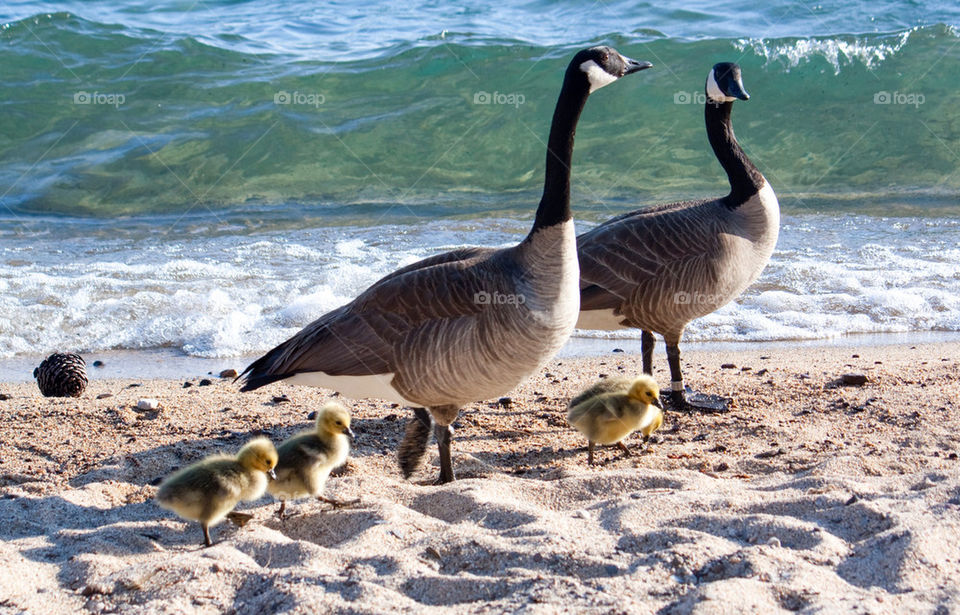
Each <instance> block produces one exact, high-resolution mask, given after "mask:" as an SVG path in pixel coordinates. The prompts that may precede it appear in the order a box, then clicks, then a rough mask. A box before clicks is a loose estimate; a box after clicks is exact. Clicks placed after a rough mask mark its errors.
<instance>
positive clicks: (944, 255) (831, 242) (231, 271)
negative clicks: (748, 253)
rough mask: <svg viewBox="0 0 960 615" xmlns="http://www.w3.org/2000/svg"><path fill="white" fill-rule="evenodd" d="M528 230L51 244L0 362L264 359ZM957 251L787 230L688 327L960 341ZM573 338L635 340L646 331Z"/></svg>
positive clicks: (12, 319) (839, 231) (887, 231)
mask: <svg viewBox="0 0 960 615" xmlns="http://www.w3.org/2000/svg"><path fill="white" fill-rule="evenodd" d="M491 229H492V230H491ZM525 230H526V224H525V223H523V222H520V221H512V220H511V221H505V222H504V221H496V222H486V221H479V220H473V221H444V222H435V223H432V224H428V225H425V226H423V227H386V226H385V227H379V228H373V229H371V228H359V227H341V228H321V229H312V230H304V231H298V232H295V233H271V234H258V235H253V236H244V235H236V236H224V235H220V236H203V235H202V234H200V235H195V236H192V237H190V238H189V239H180V240H178V241H177V242H173V243H170V244H159V243H158V244H154V245H150V246H149V247H148V248H144V247H143V246H142V244H141V243H138V242H129V241H119V240H118V241H115V242H106V245H105V244H104V242H103V241H102V240H95V239H84V238H79V237H74V238H72V239H70V240H65V239H64V238H63V237H59V236H56V235H54V236H51V237H48V238H42V237H40V236H39V235H38V236H35V237H32V238H29V239H23V240H22V241H20V242H19V243H18V242H17V241H5V243H4V245H3V246H2V247H0V357H11V356H13V355H24V354H39V353H44V352H50V351H53V350H56V349H69V350H79V351H86V352H89V351H104V350H109V349H149V348H173V349H179V350H182V351H183V352H185V353H188V354H190V355H194V356H199V357H227V356H238V355H243V354H251V353H256V352H262V351H264V350H267V349H269V348H270V347H271V346H273V345H274V344H277V343H279V342H281V341H283V340H284V339H286V338H287V337H288V336H290V335H292V334H294V333H296V332H297V331H298V330H299V329H300V328H302V327H303V326H305V325H307V324H308V323H309V322H311V321H312V320H314V319H315V318H317V317H319V316H321V315H322V314H324V313H326V312H327V311H329V310H332V309H334V308H336V307H338V306H340V305H343V304H344V303H347V302H348V301H350V300H351V299H352V298H353V297H355V296H356V295H357V294H359V293H360V292H362V291H363V290H364V289H365V288H366V287H367V286H369V285H370V284H372V283H373V282H375V281H376V280H377V279H379V278H380V277H381V276H383V275H385V274H387V273H389V272H390V271H393V270H394V269H396V268H397V267H400V266H403V265H406V264H409V263H411V262H414V261H415V260H418V259H420V258H423V257H425V256H428V255H430V254H435V253H438V252H442V251H444V250H448V249H451V248H454V247H457V246H460V245H478V244H479V245H504V244H508V243H511V242H513V241H516V240H518V239H519V238H520V237H522V235H523V233H524V232H525ZM957 245H960V224H958V222H957V221H955V220H941V219H929V220H924V219H910V220H907V219H899V220H896V219H880V218H871V217H866V216H836V217H829V216H803V217H789V216H788V217H785V218H784V223H783V228H782V231H781V235H780V243H779V245H778V247H777V250H776V252H775V253H774V256H773V259H772V260H771V262H770V264H769V265H768V266H767V268H766V270H765V271H764V272H763V274H762V276H761V277H760V279H759V280H758V281H757V282H756V283H755V284H754V285H753V286H752V287H751V288H749V289H748V290H747V291H746V292H745V293H744V294H743V295H742V296H741V297H739V298H738V299H737V300H735V301H734V302H732V303H730V304H728V305H727V306H724V307H723V308H721V309H720V310H718V311H716V312H715V313H713V314H710V315H708V316H706V317H704V318H701V319H699V320H697V321H694V322H693V323H691V325H690V326H689V327H688V330H687V334H686V336H685V339H688V340H691V341H693V340H699V341H749V340H755V341H769V340H784V339H794V340H803V339H828V338H835V337H838V336H843V335H847V334H851V333H878V332H902V331H960V264H958V263H960V248H957V247H956V246H957ZM58 250H59V252H58ZM577 335H579V336H583V337H609V338H637V337H639V331H634V330H626V331H619V332H614V333H608V332H592V331H581V332H578V333H577Z"/></svg>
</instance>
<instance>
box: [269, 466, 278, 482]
mask: <svg viewBox="0 0 960 615" xmlns="http://www.w3.org/2000/svg"><path fill="white" fill-rule="evenodd" d="M267 476H269V477H270V479H271V480H277V473H276V472H274V471H273V468H270V469H269V470H267Z"/></svg>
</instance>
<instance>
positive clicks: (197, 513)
mask: <svg viewBox="0 0 960 615" xmlns="http://www.w3.org/2000/svg"><path fill="white" fill-rule="evenodd" d="M276 465H277V451H276V449H275V448H273V444H272V443H271V442H270V440H268V439H266V438H263V437H259V438H254V439H253V440H250V441H249V442H247V443H246V444H245V445H244V446H243V448H241V449H240V451H239V452H238V453H237V454H236V455H235V456H230V455H212V456H210V457H207V458H206V459H204V460H202V461H198V462H197V463H194V464H192V465H189V466H187V467H186V468H183V469H181V470H179V471H177V472H175V473H174V474H172V475H171V476H169V477H168V478H167V479H166V480H164V481H163V483H161V484H160V488H159V490H157V495H156V500H157V504H159V505H160V506H161V507H163V508H166V509H168V510H172V511H173V512H175V513H177V514H178V515H180V516H181V517H183V518H184V519H189V520H191V521H199V522H200V527H202V528H203V544H204V545H205V546H207V547H209V546H210V545H211V544H213V543H212V542H211V541H210V527H211V526H213V525H216V524H218V523H220V521H222V520H223V518H224V517H226V516H227V514H228V513H229V512H230V511H232V510H233V507H234V506H236V505H237V503H239V502H240V501H241V500H244V501H249V500H256V499H257V498H259V497H260V496H261V495H263V492H264V490H265V489H266V488H267V474H269V475H270V477H271V478H273V477H275V475H274V473H273V468H274V466H276Z"/></svg>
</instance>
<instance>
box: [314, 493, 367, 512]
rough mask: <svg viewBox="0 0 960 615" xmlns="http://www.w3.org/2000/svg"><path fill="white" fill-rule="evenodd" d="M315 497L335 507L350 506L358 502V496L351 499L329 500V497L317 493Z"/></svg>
mask: <svg viewBox="0 0 960 615" xmlns="http://www.w3.org/2000/svg"><path fill="white" fill-rule="evenodd" d="M317 499H318V500H320V501H321V502H324V503H326V504H330V505H331V506H333V507H334V508H336V509H340V508H349V507H350V506H356V505H357V504H359V503H360V498H354V499H352V500H331V499H330V498H325V497H323V496H322V495H318V496H317Z"/></svg>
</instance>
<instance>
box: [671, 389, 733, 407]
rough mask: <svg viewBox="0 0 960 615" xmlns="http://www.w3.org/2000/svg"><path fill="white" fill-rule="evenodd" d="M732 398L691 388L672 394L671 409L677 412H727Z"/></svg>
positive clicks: (672, 392)
mask: <svg viewBox="0 0 960 615" xmlns="http://www.w3.org/2000/svg"><path fill="white" fill-rule="evenodd" d="M730 401H731V400H730V398H728V397H721V396H720V395H711V394H709V393H699V392H696V391H694V390H693V389H691V388H690V387H684V390H682V391H671V392H670V409H671V410H674V411H676V412H727V411H728V410H730Z"/></svg>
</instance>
